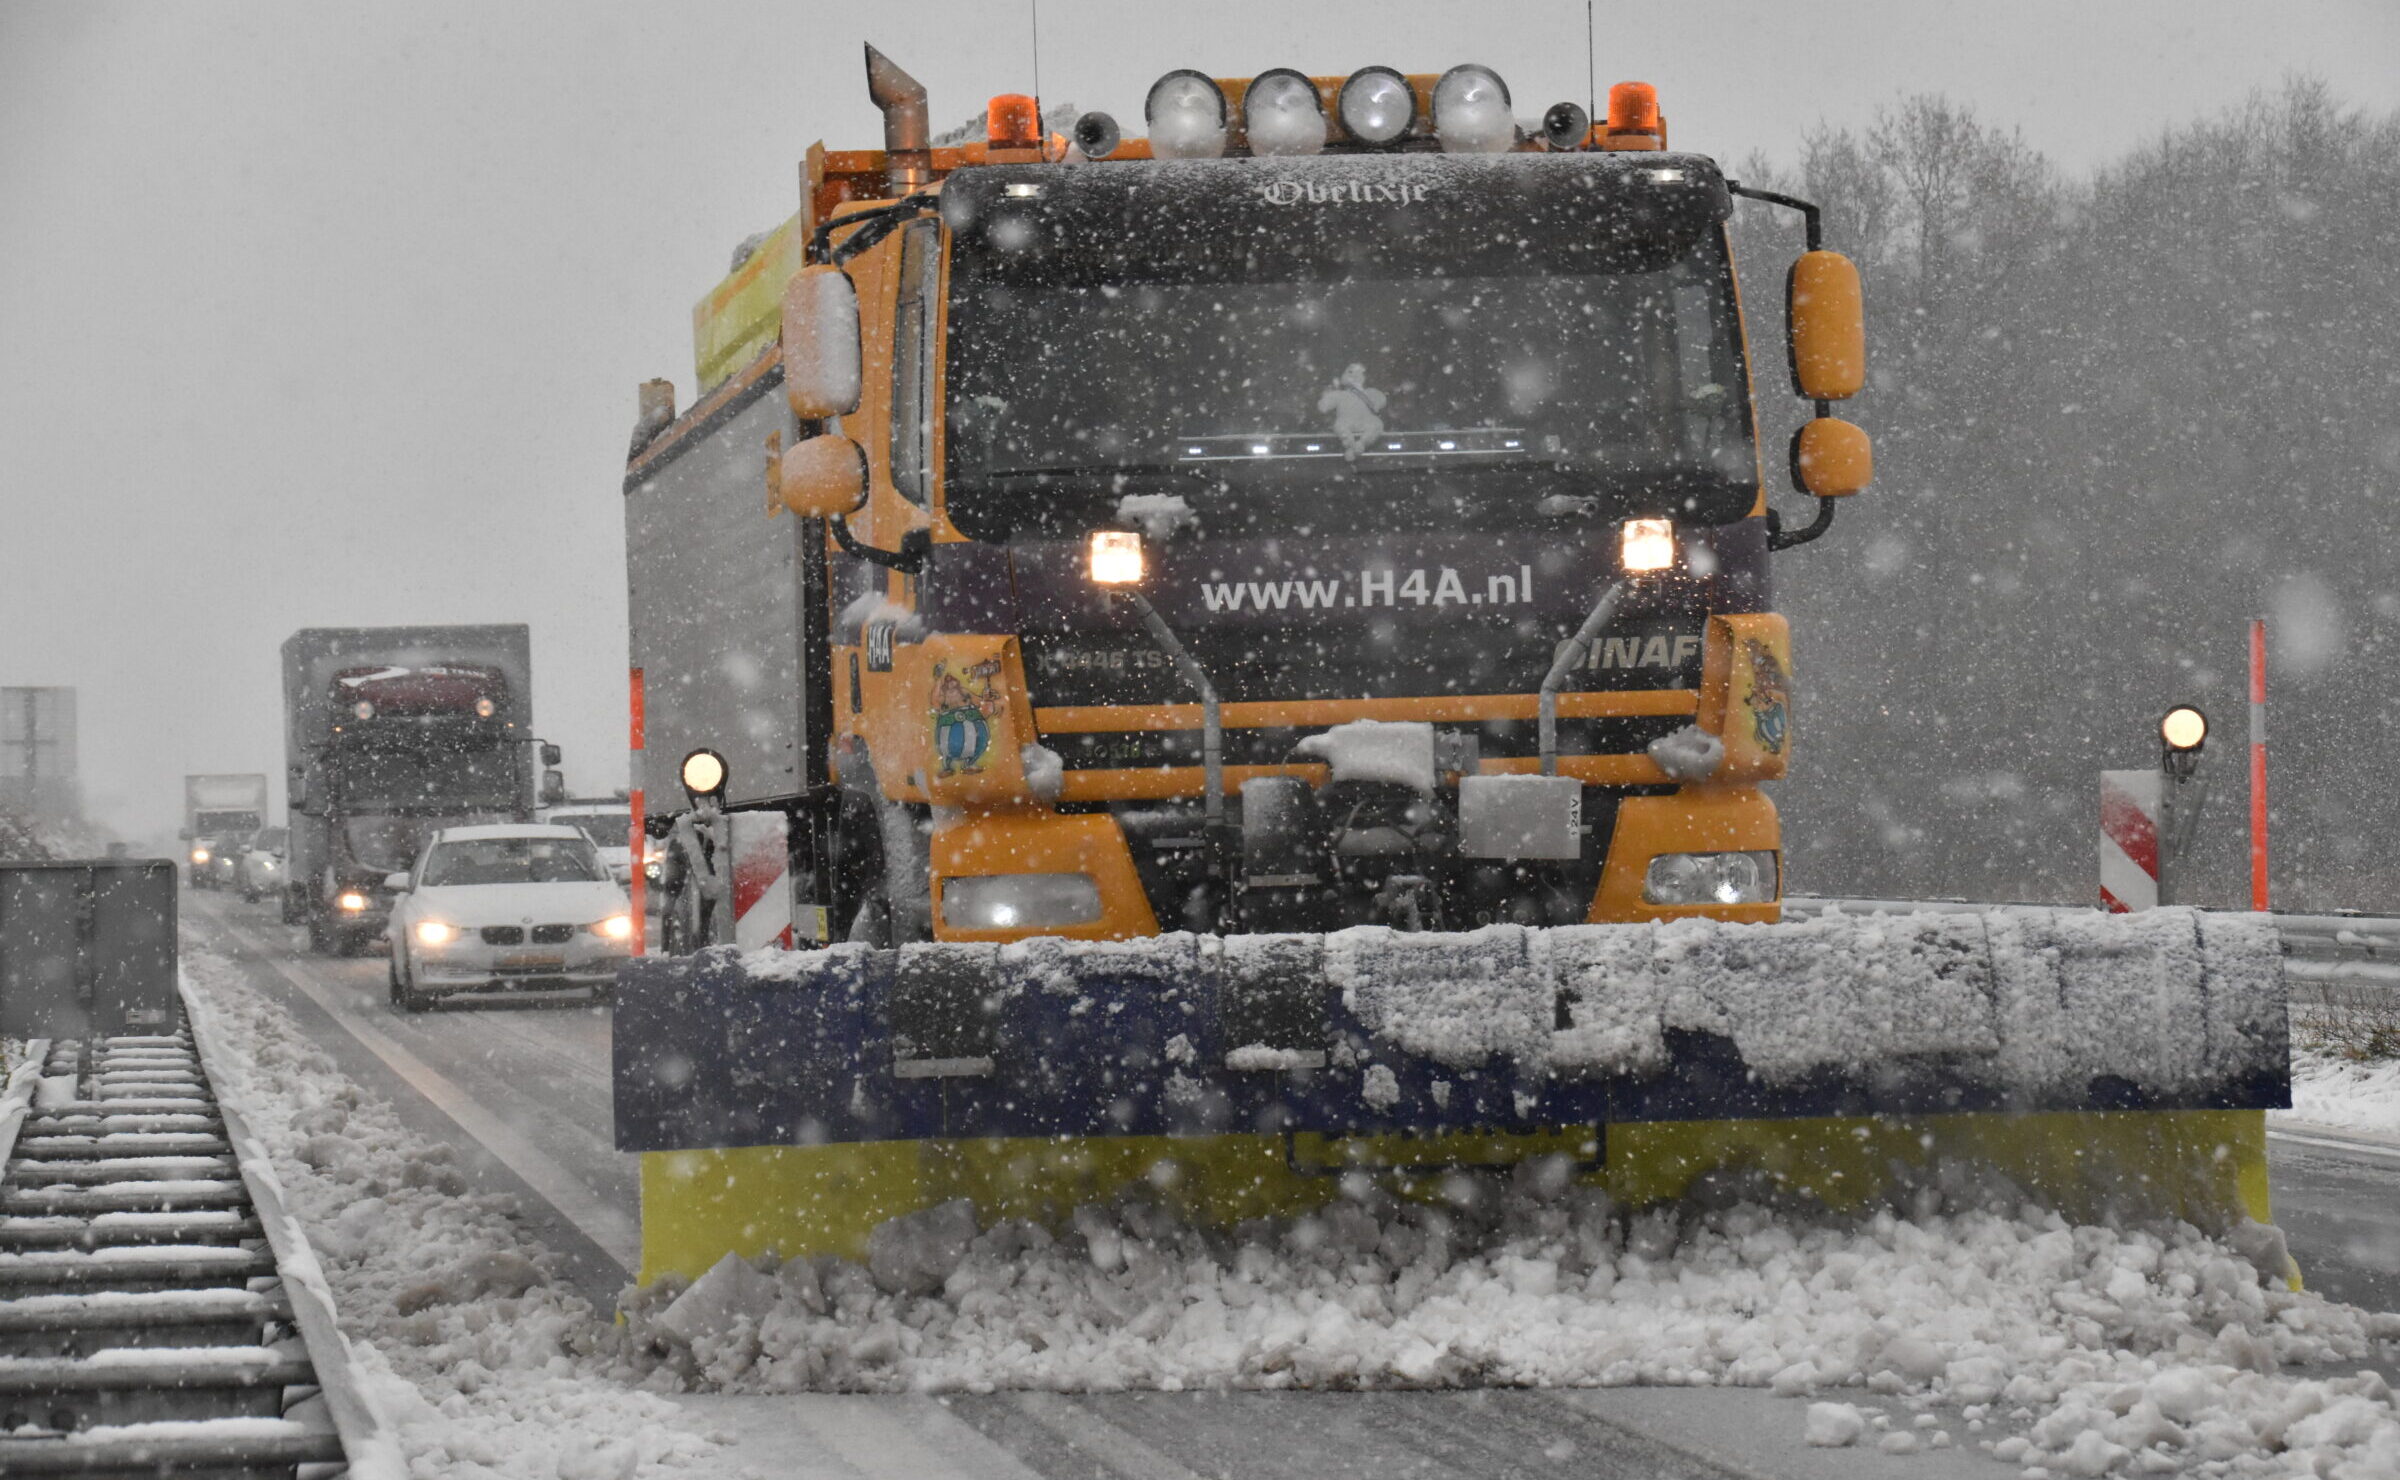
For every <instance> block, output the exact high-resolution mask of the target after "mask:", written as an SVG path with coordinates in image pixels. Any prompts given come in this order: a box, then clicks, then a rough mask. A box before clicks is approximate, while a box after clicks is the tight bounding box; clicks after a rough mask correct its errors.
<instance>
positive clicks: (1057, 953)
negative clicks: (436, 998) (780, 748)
mask: <svg viewBox="0 0 2400 1480" xmlns="http://www.w3.org/2000/svg"><path fill="white" fill-rule="evenodd" d="M615 1044H616V1047H615V1054H616V1108H617V1140H618V1145H619V1146H620V1147H621V1148H623V1149H626V1150H634V1151H671V1150H688V1149H697V1148H723V1147H759V1146H824V1145H828V1144H839V1143H865V1142H887V1141H913V1140H947V1139H964V1138H1024V1137H1050V1138H1056V1137H1151V1136H1190V1137H1203V1136H1221V1135H1290V1134H1293V1133H1315V1134H1317V1135H1320V1136H1338V1137H1364V1136H1377V1135H1390V1134H1395V1133H1400V1134H1407V1135H1416V1136H1424V1135H1431V1134H1439V1133H1445V1132H1462V1131H1501V1132H1530V1131H1536V1130H1543V1129H1550V1128H1556V1127H1562V1126H1594V1125H1606V1124H1629V1123H1643V1122H1678V1121H1722V1120H1782V1119H1791V1118H1797V1117H1862V1116H1946V1115H1956V1114H1962V1113H1974V1112H1991V1111H2010V1112H2029V1111H2117V1110H2250V1109H2262V1108H2267V1107H2275V1106H2282V1105H2285V1104H2288V1103H2289V1088H2290V1077H2289V1065H2288V1060H2287V1056H2286V1045H2285V1017H2284V982H2283V968H2282V957H2281V954H2280V950H2279V946H2278V942H2277V937H2276V935H2275V932H2274V929H2273V927H2272V925H2271V924H2270V923H2268V922H2267V921H2264V920H2262V919H2257V918H2253V917H2248V916H2239V915H2208V914H2201V913H2198V912H2195V911H2190V910H2160V911H2156V912H2152V913H2149V914H2144V915H2140V916H2131V917H2128V916H2105V915H2094V914H2090V913H2088V912H2068V911H2057V912H2052V911H2038V910H2022V911H2009V912H1989V913H1959V914H1945V915H1907V916H1884V915H1877V916H1843V915H1832V916H1827V917H1824V918H1821V919H1817V920H1812V921H1808V922H1805V923H1791V924H1781V925H1726V924H1720V923H1717V922H1713V921H1705V920H1682V921H1675V922H1670V923H1665V924H1642V925H1594V926H1572V927H1560V928H1552V929H1530V930H1529V929H1520V928H1517V927H1514V926H1494V927H1491V928H1488V929H1484V930H1479V931H1475V932H1472V933H1468V934H1408V933H1400V932H1394V931H1389V930H1384V929H1380V928H1362V929H1355V930H1347V931H1343V932H1340V933H1338V934H1334V935H1329V936H1236V937H1229V938H1223V939H1219V938H1215V937H1201V936H1191V935H1172V936H1161V937H1156V938H1152V939H1144V940H1136V941H1127V942H1121V943H1085V942H1070V941H1060V940H1034V941H1027V942H1022V943H1020V944H1017V945H1012V946H977V945H951V944H936V945H919V946H909V947H903V948H901V949H899V950H897V951H890V950H875V949H869V948H864V947H847V946H845V947H836V948H834V949H831V950H826V951H816V952H801V953H789V954H783V953H768V952H756V953H751V954H748V955H742V954H737V953H735V952H733V951H730V950H717V951H711V952H707V953H704V954H702V955H699V956H694V957H684V958H649V959H643V960H637V961H633V962H630V963H628V964H627V965H626V967H625V968H624V971H623V975H622V978H621V981H620V984H619V987H618V992H617V1007H616V1023H615Z"/></svg>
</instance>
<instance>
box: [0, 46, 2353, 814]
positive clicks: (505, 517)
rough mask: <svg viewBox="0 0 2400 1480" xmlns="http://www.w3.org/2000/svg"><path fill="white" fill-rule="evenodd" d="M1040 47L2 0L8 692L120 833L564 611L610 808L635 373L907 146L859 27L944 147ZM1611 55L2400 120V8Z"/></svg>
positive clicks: (1026, 79)
mask: <svg viewBox="0 0 2400 1480" xmlns="http://www.w3.org/2000/svg"><path fill="white" fill-rule="evenodd" d="M2270 9H2271V14H2270V13H2269V12H2270ZM868 11H873V12H875V13H876V14H877V17H878V18H876V19H874V20H872V21H870V22H869V23H867V26H866V28H865V29H864V30H862V29H861V23H860V21H859V16H860V15H861V14H862V13H863V12H868ZM1023 14H1024V12H1023V11H1021V10H1019V9H1017V8H1015V7H1014V6H1012V5H1010V4H1009V3H1006V0H1002V3H998V4H993V3H980V4H972V5H964V4H954V3H925V4H920V5H917V6H914V7H905V6H897V5H895V6H889V7H880V6H877V7H861V6H855V5H852V6H838V7H837V6H832V5H823V4H811V3H804V0H755V3H731V0H728V3H715V4H655V3H645V4H638V5H636V4H624V5H617V4H606V3H563V0H547V3H519V0H511V3H506V4H495V3H491V0H466V3H420V0H411V3H406V4H365V5H350V4H344V5H326V4H322V3H319V0H302V3H289V4H263V3H243V0H227V3H212V4H206V5H200V4H191V5H167V4H112V3H94V0H0V550H4V551H5V553H6V562H5V565H4V566H0V683H6V684H20V683H41V684H73V685H75V686H77V687H78V688H80V690H81V691H82V692H81V706H82V716H81V718H82V736H83V767H84V773H85V788H86V791H87V793H88V795H89V798H90V800H91V803H92V807H93V811H94V812H95V814H96V815H97V816H98V817H99V818H100V819H101V820H102V821H104V822H107V823H110V824H112V825H114V826H117V827H119V828H121V829H123V830H126V831H128V832H133V833H140V834H145V835H148V836H156V835H157V834H158V832H159V831H160V830H161V829H166V830H170V831H171V829H172V826H173V820H174V816H175V812H176V808H177V806H178V801H179V797H180V777H181V776H182V775H183V773H185V772H187V771H269V772H273V771H276V770H279V769H280V767H281V764H282V745H281V740H280V736H279V730H278V711H277V704H278V699H277V675H276V649H277V645H278V644H279V643H280V642H281V641H282V639H283V638H284V637H285V636H286V635H287V634H288V633H290V632H291V631H292V630H293V629H295V628H298V627H302V626H317V625H350V624H381V623H399V622H496V621H527V622H530V623H531V624H532V626H533V640H534V661H535V668H536V678H535V690H536V707H537V710H538V718H539V723H540V725H541V727H542V729H543V730H544V731H545V732H546V733H547V734H548V735H549V736H550V737H551V738H554V739H557V740H559V741H560V742H562V743H563V744H564V745H566V747H567V750H568V756H567V762H568V775H569V778H570V780H571V781H572V782H573V783H574V784H575V785H576V786H577V787H578V788H579V789H581V788H602V787H610V786H615V785H619V784H622V775H623V743H624V721H623V707H624V706H623V685H624V641H625V639H624V617H625V613H624V586H623V576H622V569H621V561H622V544H623V539H622V531H621V525H620V522H619V514H618V498H617V486H618V480H619V475H620V473H621V470H622V465H623V454H624V445H625V439H626V433H627V430H628V428H629V427H630V425H631V421H632V415H633V407H634V403H633V388H634V386H635V384H636V383H637V382H639V381H641V380H643V379H645V378H647V377H649V376H653V375H670V376H672V377H673V378H674V379H675V380H676V382H677V383H678V385H679V386H681V387H682V389H683V396H684V399H685V400H686V401H687V402H688V400H689V398H690V388H691V382H692V373H691V364H690V359H691V355H690V317H689V312H690V305H691V303H692V301H693V300H694V299H696V298H697V297H698V296H699V295H700V294H701V293H702V292H703V291H704V290H705V289H706V288H707V287H708V286H709V284H710V283H712V282H713V281H714V280H715V278H716V277H717V275H718V274H719V273H721V272H722V271H723V269H724V266H725V261H726V257H727V253H728V251H729V249H730V248H731V247H732V245H733V244H734V243H735V242H736V241H738V240H739V239H741V238H742V237H743V236H744V235H746V234H748V233H749V232H751V231H754V230H756V229H758V228H760V227H762V226H766V225H769V224H772V223H773V222H775V221H778V220H780V219H782V218H783V217H784V216H785V215H787V214H789V213H790V211H791V209H792V207H793V205H794V197H795V191H796V187H795V166H796V162H797V160H798V159H799V157H800V155H801V153H802V151H803V150H804V149H805V148H806V146H807V145H808V143H809V142H810V141H811V140H814V139H818V138H822V139H824V140H825V141H826V142H827V143H828V145H829V146H831V147H836V148H845V147H850V148H855V147H871V146H872V145H873V144H875V143H876V142H877V141H878V140H879V138H880V134H879V132H878V128H877V123H876V116H875V113H874V111H873V109H872V108H871V107H870V106H869V105H868V103H867V101H866V97H865V89H864V86H863V84H862V82H861V74H860V66H859V52H858V43H859V42H860V41H861V40H862V39H866V40H873V41H875V42H876V44H878V45H879V46H881V47H883V48H884V49H885V50H886V51H888V52H890V53H891V54H892V55H893V56H894V57H895V58H896V59H897V60H899V61H900V62H901V63H902V65H904V66H906V67H908V68H909V69H910V70H912V71H913V72H915V73H916V75H917V76H918V77H919V78H921V79H922V80H923V81H924V82H925V83H926V84H927V86H928V87H929V88H930V89H931V90H932V93H933V97H934V117H935V120H936V122H937V124H940V125H944V126H946V125H948V124H950V123H952V122H955V121H957V120H958V119H960V118H964V117H965V116H967V115H968V114H969V113H971V112H973V111H975V110H976V109H978V108H979V107H980V106H981V103H982V100H983V99H984V98H986V97H987V96H988V95H990V94H992V93H995V92H1004V91H1022V90H1029V89H1030V88H1031V87H1032V86H1033V83H1034V77H1033V54H1034V48H1033V46H1032V44H1031V41H1030V38H1029V36H1028V34H1027V31H1028V28H1027V27H1026V26H1024V25H1023V24H1021V23H1019V20H1018V18H1019V17H1021V16H1022V15H1023ZM1598 32H1599V45H1598V70H1599V81H1600V85H1601V87H1602V88H1606V86H1607V85H1608V84H1609V83H1610V82H1611V81H1613V80H1619V79H1623V78H1628V77H1638V78H1642V79H1645V80H1647V81H1650V82H1653V83H1655V84H1657V85H1658V87H1659V90H1660V95H1661V100H1662V103H1663V106H1664V109H1665V112H1666V114H1667V118H1668V122H1669V125H1670V127H1671V129H1672V131H1673V136H1674V142H1675V143H1676V145H1677V146H1678V147H1683V148H1693V149H1700V150H1704V151H1707V152H1710V153H1715V154H1719V155H1722V156H1724V157H1726V158H1728V159H1739V158H1741V157H1743V156H1744V155H1746V154H1748V153H1749V152H1750V151H1751V150H1753V149H1763V150H1765V151H1766V152H1767V153H1769V154H1770V155H1774V156H1780V157H1785V158H1788V157H1789V156H1790V154H1791V152H1792V149H1793V145H1794V144H1795V142H1796V140H1797V137H1798V135H1799V134H1800V133H1801V132H1802V131H1803V130H1804V129H1806V128H1807V127H1808V126H1810V125H1812V124H1814V123H1817V122H1819V121H1821V120H1823V121H1831V122H1836V123H1863V122H1865V121H1866V120H1867V119H1868V118H1869V117H1870V116H1871V114H1872V113H1873V111H1874V109H1875V108H1876V107H1877V106H1878V105H1880V104H1885V103H1888V102H1890V101H1892V100H1893V99H1895V98H1897V97H1898V96H1900V95H1901V94H1903V93H1905V92H1910V91H1918V90H1933V91H1941V92H1946V93H1948V94H1950V95H1952V96H1953V97H1956V98H1960V99H1963V100H1965V101H1968V102H1970V103H1972V104H1973V105H1975V107H1976V108H1977V109H1978V110H1979V111H1980V112H1981V113H1982V114H1983V116H1984V117H1986V118H1987V119H1990V120H1994V121H1998V122H2004V123H2014V124H2017V125H2020V126H2022V128H2023V129H2024V131H2025V134H2026V137H2027V138H2028V139H2029V141H2030V142H2032V143H2033V144H2034V145H2035V147H2037V148H2039V149H2041V150H2043V151H2044V152H2045V153H2047V154H2049V155H2051V156H2052V157H2053V158H2054V159H2057V160H2058V161H2059V162H2061V163H2062V164H2064V165H2066V166H2068V167H2069V168H2071V169H2082V168H2086V167H2089V166H2090V165H2092V164H2095V163H2098V162H2102V161H2105V160H2107V159H2109V158H2111V157H2112V156H2114V155H2116V154H2118V153H2120V152H2122V151H2123V150H2124V149H2125V148H2127V147H2129V146H2130V145H2132V144H2134V143H2136V142H2139V141H2141V140H2143V139H2146V138H2148V137H2150V136H2151V135H2153V134H2155V133H2156V132H2157V131H2158V130H2160V129H2161V128H2163V127H2166V126H2167V125H2169V124H2172V123H2177V122H2181V121H2184V120H2187V119H2189V118H2192V117H2194V116H2196V115H2198V114H2200V113H2202V112H2204V111H2207V110H2210V109H2212V108H2215V107H2217V106H2219V105H2221V104H2224V103H2228V102H2231V101H2235V100H2238V99H2239V98H2240V96H2241V95H2242V94H2243V93H2245V92H2246V91H2248V90H2250V89H2252V88H2255V87H2261V86H2272V85H2273V84H2274V83H2275V82H2277V81H2278V80H2279V79H2280V78H2281V77H2283V76H2284V75H2286V74H2288V73H2292V72H2311V73H2314V74H2316V75H2318V76H2321V77H2323V78H2324V79H2326V80H2327V81H2328V82H2329V83H2331V84H2332V86H2333V89H2334V91H2335V92H2336V93H2337V95H2339V96H2340V97H2342V98H2343V99H2345V100H2346V101H2348V102H2351V103H2354V104H2361V105H2366V106H2369V107H2372V108H2374V109H2377V110H2379V111H2382V110H2390V109H2393V108H2396V107H2400V66H2396V65H2395V64H2394V62H2393V58H2395V57H2400V5H2396V4H2393V3H2391V0H2278V3H2277V4H2276V5H2274V6H2273V7H2271V8H2268V7H2260V6H2258V5H2257V4H2255V3H2254V0H2114V3H2098V4H2095V3H2092V0H2022V3H2012V0H1989V3H1983V4H1977V5H1973V6H1967V5H1952V4H1929V3H1925V0H1813V3H1807V4H1793V3H1789V0H1685V3H1683V4H1680V5H1676V6H1671V7H1658V6H1648V5H1645V6H1635V5H1631V4H1627V3H1623V0H1603V3H1601V4H1600V5H1599V6H1598ZM1040 52H1041V58H1040V60H1041V79H1040V81H1041V91H1042V93H1043V95H1044V97H1045V99H1046V100H1048V101H1050V102H1052V103H1057V102H1063V101H1072V102H1074V103H1076V104H1078V105H1080V106H1082V107H1086V108H1093V107H1097V108H1106V109H1108V110H1109V111H1111V112H1113V113H1115V114H1116V115H1117V116H1118V118H1119V119H1120V120H1121V121H1124V122H1126V123H1127V124H1128V125H1129V128H1130V130H1131V131H1135V132H1138V131H1139V120H1140V115H1141V103H1142V96H1143V93H1144V92H1145V90H1146V89H1147V87H1148V85H1149V82H1150V80H1151V79H1152V78H1154V77H1155V76H1156V75H1157V74H1159V73H1160V72H1163V71H1166V70H1168V69H1170V68H1173V67H1184V66H1190V67H1198V68H1201V69H1203V70H1206V71H1209V72H1212V73H1216V74H1220V75H1240V74H1246V73H1250V72H1255V71H1258V70H1261V69H1263V68H1266V67H1270V66H1297V67H1299V68H1301V69H1303V70H1305V71H1310V72H1330V73H1340V72H1347V71H1350V70H1352V69H1354V68H1356V67H1358V66H1361V65H1364V64H1366V63H1369V62H1383V63H1389V64H1391V65H1395V66H1398V67H1401V68H1402V69H1404V70H1411V71H1433V70H1439V69H1441V68H1444V67H1447V66H1450V65H1452V64H1454V63H1456V62H1459V61H1467V60H1473V61H1480V62H1483V63H1486V64H1487V65H1490V66H1492V67H1494V68H1495V69H1497V70H1498V71H1499V72H1500V73H1501V74H1502V75H1503V76H1504V77H1506V78H1507V79H1508V81H1509V83H1510V86H1511V89H1512V91H1513V93H1514V96H1515V98H1516V100H1517V104H1518V111H1519V113H1520V114H1522V115H1534V114H1538V113H1539V111H1540V110H1541V109H1542V108H1543V107H1544V106H1546V105H1547V104H1548V103H1550V102H1552V101H1555V100H1557V99H1559V98H1564V97H1574V98H1579V99H1580V98H1582V97H1583V96H1584V95H1585V92H1586V80H1585V64H1584V7H1583V6H1582V5H1581V4H1580V3H1542V4H1509V5H1504V6H1503V5H1467V4H1430V3H1399V0H1384V3H1373V4H1319V5H1313V6H1298V5H1293V4H1291V3H1289V0H1277V3H1255V0H1219V3H1212V4H1208V5H1174V6H1151V5H1141V6H1134V5H1107V4H1099V3H1092V0H1083V3H1070V0H1044V3H1043V4H1042V6H1041V47H1040ZM279 795H280V789H279ZM278 805H279V806H280V802H279V803H278Z"/></svg>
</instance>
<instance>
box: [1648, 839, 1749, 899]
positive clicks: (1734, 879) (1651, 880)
mask: <svg viewBox="0 0 2400 1480" xmlns="http://www.w3.org/2000/svg"><path fill="white" fill-rule="evenodd" d="M1775 864H1776V860H1775V854H1774V852H1773V851H1772V850H1763V851H1760V852H1754V853H1661V854H1659V855H1658V856H1657V857H1656V858H1653V859H1651V860H1650V870H1649V873H1648V874H1647V875H1646V876H1645V877H1644V878H1643V880H1642V898H1643V899H1644V900H1646V901H1648V902H1649V903H1651V904H1771V903H1773V902H1774V900H1775V893H1776V885H1777V883H1778V882H1779V881H1778V880H1777V878H1776V867H1775Z"/></svg>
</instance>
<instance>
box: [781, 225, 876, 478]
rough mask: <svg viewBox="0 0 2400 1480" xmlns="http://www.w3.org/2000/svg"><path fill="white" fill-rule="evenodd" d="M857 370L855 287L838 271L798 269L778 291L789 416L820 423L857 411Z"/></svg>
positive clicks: (821, 266)
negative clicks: (781, 289)
mask: <svg viewBox="0 0 2400 1480" xmlns="http://www.w3.org/2000/svg"><path fill="white" fill-rule="evenodd" d="M860 372H861V367H860V364H859V349H858V289H857V287H856V286H854V285H853V284H852V283H851V281H850V275H849V274H848V273H846V272H844V271H842V270H841V269H840V268H838V267H833V266H830V265H827V264H824V263H819V264H817V265H816V266H814V267H803V268H801V269H800V270H799V271H798V272H796V273H794V274H792V280H791V281H790V282H789V283H786V284H785V285H784V289H783V393H784V395H785V397H786V398H788V399H789V400H790V401H791V403H792V414H793V415H794V416H797V417H799V418H801V419H802V420H804V421H821V420H823V419H824V418H826V417H828V416H847V415H849V414H850V413H851V412H853V411H856V410H857V409H858V395H859V387H860V384H861V381H862V379H863V377H862V375H861V373H860ZM793 450H794V451H798V449H797V448H795V449H793Z"/></svg>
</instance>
